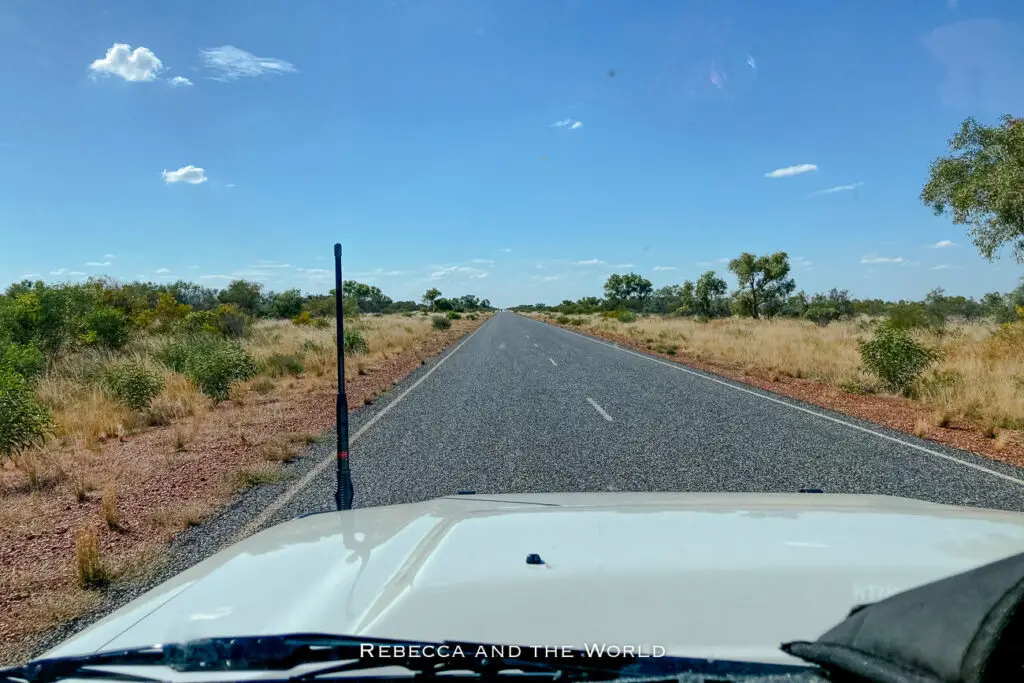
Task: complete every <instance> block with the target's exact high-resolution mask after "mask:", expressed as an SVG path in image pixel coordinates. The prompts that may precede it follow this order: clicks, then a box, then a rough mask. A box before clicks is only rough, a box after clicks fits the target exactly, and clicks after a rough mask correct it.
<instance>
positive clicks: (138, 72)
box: [89, 43, 164, 81]
mask: <svg viewBox="0 0 1024 683" xmlns="http://www.w3.org/2000/svg"><path fill="white" fill-rule="evenodd" d="M163 68H164V65H163V63H162V62H161V61H160V60H159V59H158V58H157V56H156V55H155V54H153V51H152V50H150V49H149V48H148V47H137V48H135V49H134V50H132V48H131V46H130V45H127V44H125V43H114V45H113V46H112V47H110V48H108V49H107V54H106V55H104V57H103V58H102V59H97V60H95V61H94V62H93V63H92V64H90V65H89V70H90V71H92V72H93V75H95V76H120V77H121V78H123V79H124V80H126V81H152V80H153V79H155V78H156V77H157V74H159V73H160V72H161V71H162V70H163Z"/></svg>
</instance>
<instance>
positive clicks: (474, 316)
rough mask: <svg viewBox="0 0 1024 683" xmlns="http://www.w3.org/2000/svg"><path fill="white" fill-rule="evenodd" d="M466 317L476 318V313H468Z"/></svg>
mask: <svg viewBox="0 0 1024 683" xmlns="http://www.w3.org/2000/svg"><path fill="white" fill-rule="evenodd" d="M466 317H467V318H468V319H470V320H476V313H470V314H469V315H467V316H466Z"/></svg>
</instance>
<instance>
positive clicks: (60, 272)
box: [50, 268, 68, 275]
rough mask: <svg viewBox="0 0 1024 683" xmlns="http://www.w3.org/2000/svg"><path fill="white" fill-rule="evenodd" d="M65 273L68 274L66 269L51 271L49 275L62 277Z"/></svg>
mask: <svg viewBox="0 0 1024 683" xmlns="http://www.w3.org/2000/svg"><path fill="white" fill-rule="evenodd" d="M66 272H68V269H67V268H61V269H60V270H51V271H50V275H63V274H64V273H66Z"/></svg>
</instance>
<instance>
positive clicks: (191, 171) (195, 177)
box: [160, 164, 207, 185]
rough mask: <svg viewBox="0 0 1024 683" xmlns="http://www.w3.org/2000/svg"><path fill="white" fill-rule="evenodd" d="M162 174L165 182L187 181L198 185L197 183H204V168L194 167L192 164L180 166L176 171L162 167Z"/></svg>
mask: <svg viewBox="0 0 1024 683" xmlns="http://www.w3.org/2000/svg"><path fill="white" fill-rule="evenodd" d="M160 175H162V176H163V179H164V182H165V183H188V184H189V185H198V184H199V183H205V182H206V180H207V178H206V169H205V168H196V167H195V166H193V165H192V164H189V165H188V166H182V167H181V168H179V169H178V170H177V171H168V170H167V169H164V171H163V173H161V174H160Z"/></svg>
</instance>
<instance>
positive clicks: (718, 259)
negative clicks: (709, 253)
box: [715, 257, 732, 263]
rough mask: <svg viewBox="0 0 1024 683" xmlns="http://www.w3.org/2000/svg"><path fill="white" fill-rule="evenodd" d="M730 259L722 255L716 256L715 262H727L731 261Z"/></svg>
mask: <svg viewBox="0 0 1024 683" xmlns="http://www.w3.org/2000/svg"><path fill="white" fill-rule="evenodd" d="M731 260H732V259H730V258H727V257H722V258H716V259H715V263H728V262H729V261H731Z"/></svg>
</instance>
